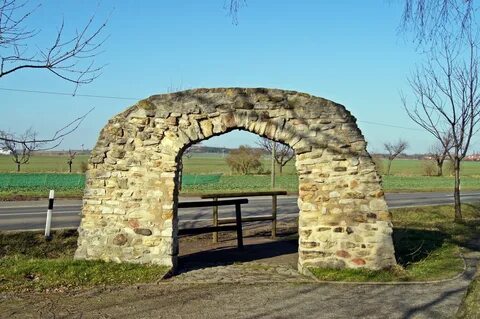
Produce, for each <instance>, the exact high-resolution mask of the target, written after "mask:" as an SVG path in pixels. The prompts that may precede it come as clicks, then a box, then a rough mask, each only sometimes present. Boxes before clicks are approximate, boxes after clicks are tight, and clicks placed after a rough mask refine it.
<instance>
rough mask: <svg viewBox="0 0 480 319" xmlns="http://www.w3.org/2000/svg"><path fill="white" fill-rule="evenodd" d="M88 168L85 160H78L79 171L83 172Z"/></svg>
mask: <svg viewBox="0 0 480 319" xmlns="http://www.w3.org/2000/svg"><path fill="white" fill-rule="evenodd" d="M87 170H88V164H87V162H85V161H82V162H80V172H82V173H85V172H86V171H87Z"/></svg>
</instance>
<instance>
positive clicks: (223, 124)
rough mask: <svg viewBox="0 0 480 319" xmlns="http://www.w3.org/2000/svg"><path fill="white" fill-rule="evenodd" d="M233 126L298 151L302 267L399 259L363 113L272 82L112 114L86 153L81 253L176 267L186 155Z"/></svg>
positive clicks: (152, 100)
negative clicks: (360, 122)
mask: <svg viewBox="0 0 480 319" xmlns="http://www.w3.org/2000/svg"><path fill="white" fill-rule="evenodd" d="M234 129H242V130H246V131H250V132H252V133H256V134H258V135H260V136H264V137H267V138H270V139H272V140H275V141H280V142H283V143H285V144H287V145H289V146H291V147H292V148H293V149H294V150H295V153H296V168H297V174H298V179H299V188H298V206H299V207H298V208H299V222H298V225H299V237H300V239H299V268H300V269H303V268H305V267H308V266H326V267H335V268H343V267H349V268H356V267H366V268H372V269H379V268H385V267H390V266H392V265H393V264H395V257H394V252H393V242H392V238H391V233H392V225H391V222H390V215H389V213H388V208H387V205H386V202H385V199H384V194H383V190H382V187H381V179H380V177H379V175H378V174H377V172H376V169H375V165H374V163H373V162H372V160H371V157H370V155H369V154H368V152H367V150H366V142H365V139H364V137H363V135H362V133H361V131H360V130H359V128H358V127H357V125H356V119H355V118H354V117H353V116H352V115H351V114H350V112H349V111H348V110H347V109H346V108H345V107H344V106H343V105H340V104H337V103H335V102H333V101H330V100H327V99H324V98H321V97H316V96H313V95H310V94H306V93H300V92H296V91H289V90H279V89H266V88H214V89H192V90H187V91H181V92H175V93H169V94H161V95H152V96H150V97H148V98H146V99H143V100H140V101H139V102H137V103H136V104H135V105H133V106H131V107H130V108H128V109H127V110H125V111H124V112H122V113H119V114H118V115H116V116H115V117H113V118H112V119H111V120H110V121H109V122H108V123H107V125H106V126H105V127H104V128H103V129H102V131H101V133H100V137H99V139H98V142H97V144H96V146H95V148H94V149H93V150H92V154H91V157H90V160H89V171H88V175H87V181H86V190H85V196H84V205H83V217H82V222H81V226H80V228H79V245H78V249H77V252H76V258H80V259H103V260H115V261H126V262H141V263H155V264H162V265H169V266H175V263H176V258H177V254H178V245H177V244H178V239H177V230H178V225H177V223H178V218H177V206H176V204H177V202H178V197H177V192H178V183H179V180H178V160H179V156H180V155H181V154H182V151H183V150H184V149H185V147H187V146H188V145H191V144H193V143H196V142H198V141H201V140H204V139H207V138H209V137H211V136H215V135H220V134H223V133H226V132H229V131H231V130H234Z"/></svg>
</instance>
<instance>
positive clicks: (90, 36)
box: [0, 0, 106, 92]
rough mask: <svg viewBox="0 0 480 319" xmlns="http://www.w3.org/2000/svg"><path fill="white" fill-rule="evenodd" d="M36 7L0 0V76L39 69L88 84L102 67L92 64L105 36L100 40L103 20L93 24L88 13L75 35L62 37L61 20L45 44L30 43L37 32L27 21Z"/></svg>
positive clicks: (103, 26) (25, 3)
mask: <svg viewBox="0 0 480 319" xmlns="http://www.w3.org/2000/svg"><path fill="white" fill-rule="evenodd" d="M35 9H36V8H29V5H28V1H22V0H0V78H2V77H5V76H7V75H9V74H12V73H14V72H17V71H20V70H26V69H31V70H32V69H42V70H46V71H49V72H50V73H52V74H53V75H55V76H56V77H59V78H60V79H62V80H65V81H68V82H71V83H73V84H74V85H75V90H74V92H75V91H76V90H77V88H78V86H79V85H81V84H88V83H91V82H92V81H93V80H95V79H96V78H97V77H98V76H99V75H100V73H101V71H102V69H103V66H99V65H96V64H95V60H94V59H95V57H96V56H97V55H98V54H99V53H101V51H100V49H101V46H102V45H103V43H104V42H105V38H103V39H101V38H100V37H101V35H102V31H103V30H104V29H105V27H106V21H105V22H103V23H101V24H100V26H97V27H95V26H94V16H92V17H91V18H90V19H89V20H88V21H87V23H86V24H85V26H83V27H82V28H80V29H79V30H78V31H77V32H76V33H75V34H73V35H71V36H65V34H64V22H62V23H61V24H60V26H59V28H58V31H57V33H56V34H55V35H54V36H53V37H52V38H53V39H52V40H53V41H52V43H51V44H49V45H41V44H40V45H37V44H36V43H34V42H33V40H34V39H36V37H37V35H38V34H39V33H40V32H41V31H40V30H35V29H32V28H30V27H29V26H28V25H27V23H28V19H29V17H30V16H31V15H33V14H34V13H35Z"/></svg>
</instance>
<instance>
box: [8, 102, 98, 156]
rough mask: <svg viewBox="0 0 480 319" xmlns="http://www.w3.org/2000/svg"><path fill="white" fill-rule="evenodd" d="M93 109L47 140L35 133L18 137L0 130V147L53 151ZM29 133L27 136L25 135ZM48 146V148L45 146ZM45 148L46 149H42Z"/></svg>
mask: <svg viewBox="0 0 480 319" xmlns="http://www.w3.org/2000/svg"><path fill="white" fill-rule="evenodd" d="M94 109H95V108H94V107H92V108H91V109H90V110H89V111H88V112H86V113H85V114H83V115H81V116H79V117H77V118H76V119H74V120H73V121H71V122H69V123H67V124H66V125H64V126H63V127H61V128H60V129H58V130H57V131H56V132H55V133H54V134H53V135H52V136H51V137H48V138H38V137H37V135H38V134H37V133H36V132H34V133H31V132H30V131H31V130H30V131H27V132H26V133H24V134H22V135H20V136H18V135H15V134H13V133H6V132H4V131H1V130H0V145H2V144H1V143H3V144H4V143H13V144H22V145H23V144H27V145H35V146H36V147H35V149H36V150H38V149H40V148H41V149H42V150H48V149H53V148H55V147H57V146H58V145H60V144H61V143H62V142H63V138H64V137H65V136H67V135H69V134H71V133H73V132H74V131H75V130H77V129H78V127H79V126H80V124H82V122H83V121H84V120H85V118H86V117H87V116H88V115H89V114H90V113H91V112H92V111H93V110H94ZM27 133H29V134H27ZM52 143H53V145H52ZM48 144H50V145H49V146H47V145H48ZM42 146H46V147H42Z"/></svg>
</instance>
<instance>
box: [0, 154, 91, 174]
mask: <svg viewBox="0 0 480 319" xmlns="http://www.w3.org/2000/svg"><path fill="white" fill-rule="evenodd" d="M67 159H68V156H66V155H63V156H62V155H34V156H32V157H31V159H30V162H29V163H28V164H25V165H22V166H21V168H20V172H22V173H68V164H67ZM82 162H85V163H86V162H88V155H77V156H76V157H75V159H74V160H73V165H72V172H74V173H81V170H80V164H81V163H82ZM16 171H17V166H16V164H15V163H14V162H13V161H12V158H11V157H10V156H8V155H0V172H2V173H15V172H16Z"/></svg>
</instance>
